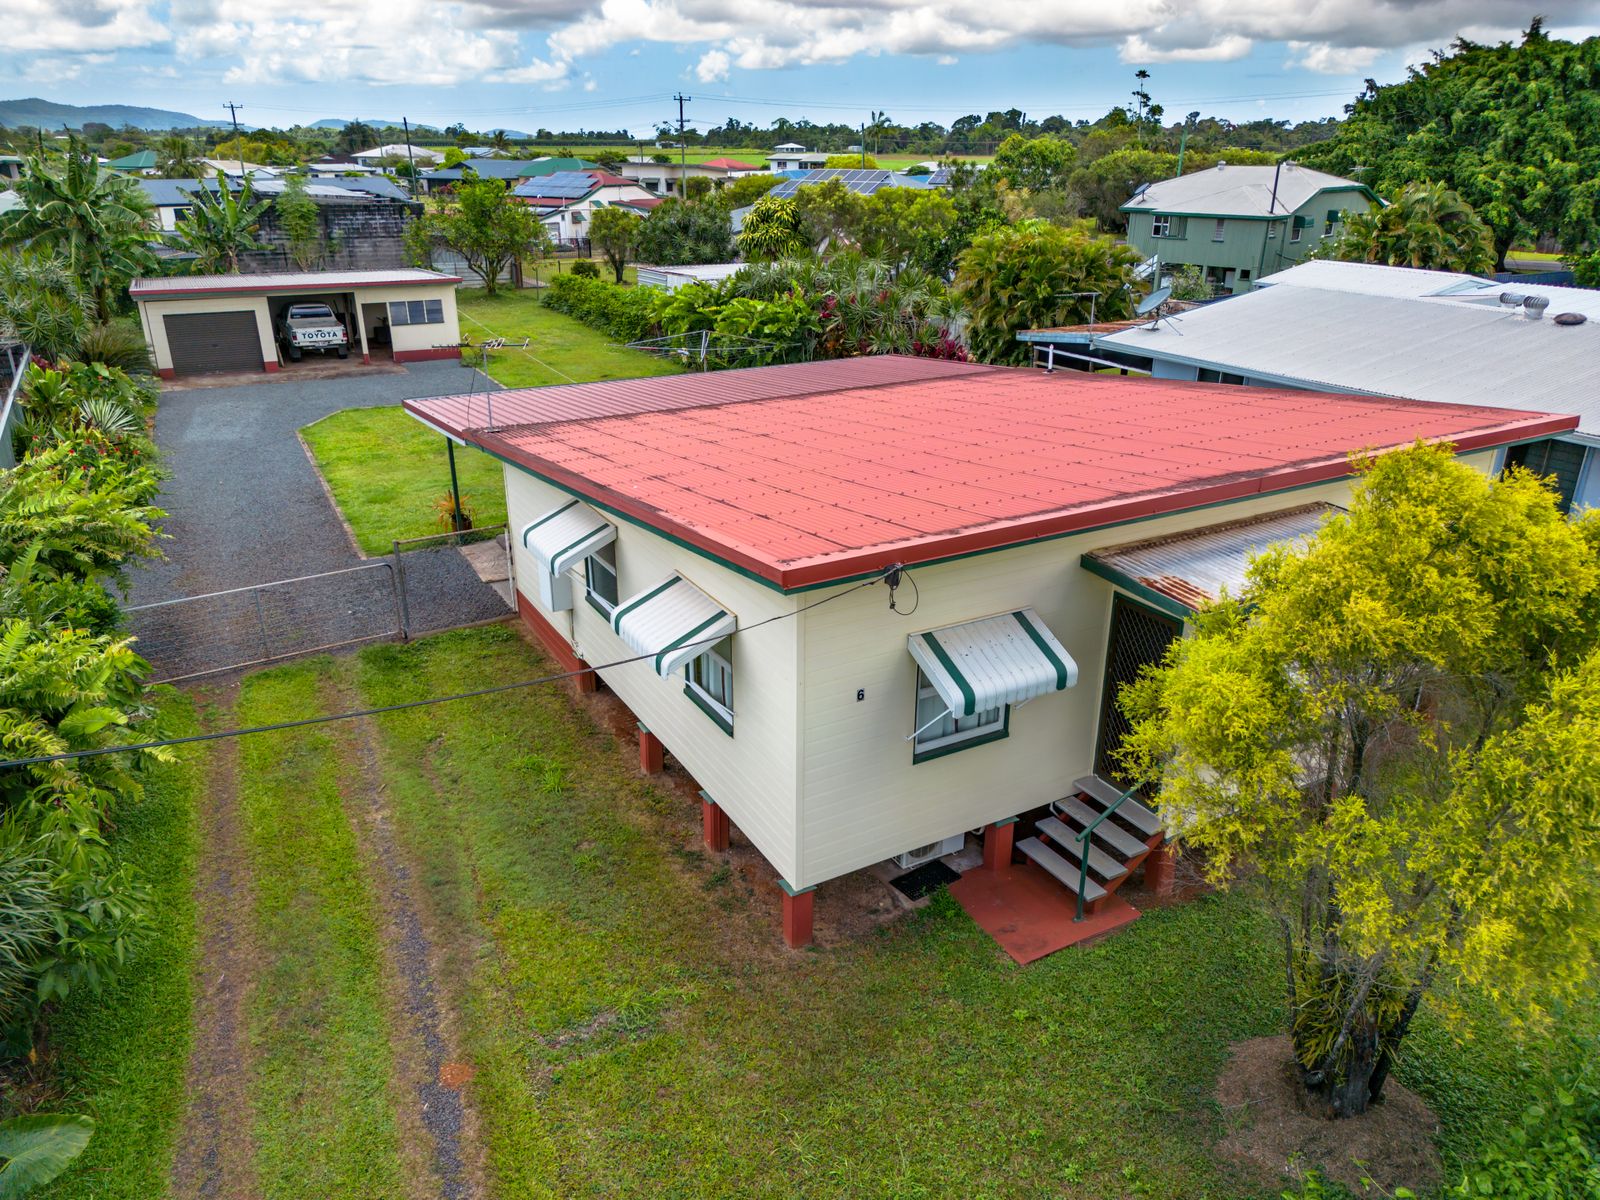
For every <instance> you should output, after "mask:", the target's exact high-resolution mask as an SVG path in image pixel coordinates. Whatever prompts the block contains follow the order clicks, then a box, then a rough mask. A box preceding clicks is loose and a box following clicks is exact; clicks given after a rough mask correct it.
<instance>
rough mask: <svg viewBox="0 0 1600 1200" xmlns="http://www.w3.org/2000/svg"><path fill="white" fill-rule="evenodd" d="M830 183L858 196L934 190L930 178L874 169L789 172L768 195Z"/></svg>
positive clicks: (840, 168) (780, 195) (788, 194)
mask: <svg viewBox="0 0 1600 1200" xmlns="http://www.w3.org/2000/svg"><path fill="white" fill-rule="evenodd" d="M833 179H837V180H838V181H839V182H840V183H842V184H844V186H845V187H846V188H848V189H849V190H850V191H852V192H854V193H856V195H858V196H870V195H872V194H873V193H874V192H876V191H880V190H882V189H883V188H891V187H908V188H916V189H919V190H921V191H926V190H928V188H930V187H933V186H934V184H933V177H932V176H931V175H907V174H905V173H904V172H901V171H884V170H880V169H878V168H875V167H828V168H825V169H823V170H817V171H792V172H790V173H789V174H788V177H787V178H785V179H781V180H779V181H778V182H777V183H775V184H773V185H772V187H771V188H770V189H769V190H768V191H767V195H769V196H778V197H782V196H792V195H794V194H795V193H796V192H798V191H799V190H800V189H801V188H803V187H814V186H815V185H817V184H819V183H827V182H828V181H829V180H833Z"/></svg>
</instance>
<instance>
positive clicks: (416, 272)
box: [128, 267, 461, 300]
mask: <svg viewBox="0 0 1600 1200" xmlns="http://www.w3.org/2000/svg"><path fill="white" fill-rule="evenodd" d="M460 282H461V277H460V276H459V275H445V274H442V273H441V272H439V271H424V270H422V269H420V268H416V267H397V268H395V269H394V270H390V271H292V272H278V273H275V274H262V275H172V276H165V277H162V278H157V279H135V280H134V281H133V282H132V283H130V284H129V285H128V294H129V295H130V296H132V297H133V298H134V299H135V300H156V299H168V298H172V297H179V296H216V295H233V294H235V293H241V292H243V293H248V292H279V291H297V292H309V291H319V292H343V291H348V290H350V289H351V288H365V287H411V286H419V285H424V284H433V285H439V284H457V283H460Z"/></svg>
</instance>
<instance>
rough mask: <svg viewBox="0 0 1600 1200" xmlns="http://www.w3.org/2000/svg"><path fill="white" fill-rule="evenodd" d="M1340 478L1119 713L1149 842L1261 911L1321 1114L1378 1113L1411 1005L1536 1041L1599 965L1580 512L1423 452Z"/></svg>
mask: <svg viewBox="0 0 1600 1200" xmlns="http://www.w3.org/2000/svg"><path fill="white" fill-rule="evenodd" d="M1362 470H1363V473H1362V476H1361V478H1360V479H1359V480H1358V483H1357V486H1356V488H1355V494H1354V497H1353V500H1352V503H1351V506H1350V509H1349V511H1348V513H1346V514H1344V515H1335V516H1334V517H1332V518H1331V519H1330V520H1329V521H1328V522H1327V523H1326V524H1325V526H1324V527H1323V529H1322V530H1321V532H1320V533H1319V534H1318V536H1317V537H1316V538H1315V539H1314V540H1313V541H1312V542H1311V543H1310V545H1309V546H1308V547H1299V548H1282V547H1280V548H1277V549H1274V550H1272V551H1269V552H1268V553H1266V554H1264V555H1263V556H1261V557H1259V558H1258V559H1257V560H1256V561H1255V563H1254V564H1253V566H1252V567H1251V570H1250V573H1249V579H1248V583H1247V585H1246V588H1245V591H1244V594H1243V595H1241V596H1239V597H1236V598H1232V599H1228V600H1225V601H1224V602H1222V603H1220V604H1218V605H1216V606H1215V607H1213V608H1212V609H1210V610H1209V611H1207V612H1205V613H1203V614H1201V615H1200V616H1199V618H1198V619H1197V621H1196V623H1195V629H1194V633H1193V636H1190V637H1187V638H1182V639H1179V640H1178V641H1177V642H1176V643H1175V644H1174V646H1173V647H1172V649H1171V651H1170V652H1169V655H1168V658H1167V660H1166V662H1165V663H1164V664H1163V665H1162V666H1161V667H1160V668H1157V669H1155V670H1153V671H1150V672H1148V673H1147V674H1146V675H1144V676H1143V677H1142V678H1141V679H1140V680H1139V682H1137V683H1136V684H1134V685H1132V686H1131V687H1130V688H1128V689H1127V690H1126V691H1125V692H1124V695H1123V698H1122V702H1123V703H1124V705H1125V706H1126V709H1127V711H1128V712H1129V715H1130V716H1131V717H1132V718H1133V720H1134V723H1135V730H1134V733H1133V735H1132V737H1131V738H1130V741H1129V750H1128V754H1129V761H1130V765H1131V766H1132V767H1133V768H1134V769H1135V770H1136V772H1137V773H1138V774H1139V776H1140V777H1141V778H1143V779H1145V780H1147V781H1151V782H1155V783H1158V785H1159V797H1160V804H1161V807H1162V809H1163V811H1164V812H1165V814H1166V819H1167V821H1168V823H1169V825H1170V826H1171V827H1172V828H1174V829H1175V830H1177V831H1178V834H1179V837H1180V840H1181V841H1183V842H1186V843H1188V844H1189V845H1190V846H1191V847H1193V848H1195V849H1197V850H1198V851H1200V852H1201V857H1202V858H1203V860H1204V862H1205V863H1206V869H1207V871H1208V872H1209V874H1210V875H1211V877H1212V878H1213V879H1214V880H1215V881H1216V882H1218V883H1219V884H1222V885H1224V886H1248V887H1255V888H1258V889H1259V890H1260V891H1261V893H1262V894H1263V896H1264V897H1265V899H1266V901H1267V903H1268V905H1269V906H1270V907H1271V909H1272V911H1273V912H1274V914H1275V915H1276V917H1277V921H1278V924H1279V928H1280V929H1281V932H1282V940H1283V951H1284V960H1283V971H1284V982H1285V987H1286V991H1287V999H1288V1011H1289V1025H1290V1032H1291V1034H1292V1039H1293V1044H1294V1052H1295V1056H1296V1058H1297V1060H1298V1062H1299V1066H1300V1071H1301V1078H1302V1079H1303V1081H1304V1085H1305V1087H1306V1090H1307V1092H1308V1094H1309V1096H1310V1098H1311V1099H1312V1100H1313V1101H1314V1102H1315V1103H1317V1104H1319V1105H1320V1106H1322V1108H1323V1109H1324V1110H1325V1111H1326V1112H1328V1113H1329V1114H1330V1115H1333V1116H1350V1115H1354V1114H1357V1113H1360V1112H1363V1111H1365V1110H1366V1108H1367V1106H1368V1105H1369V1104H1370V1103H1371V1102H1372V1101H1373V1100H1374V1099H1376V1098H1377V1097H1378V1096H1379V1094H1380V1093H1381V1092H1382V1089H1383V1085H1384V1081H1385V1079H1386V1078H1387V1076H1388V1073H1389V1069H1390V1066H1391V1064H1392V1063H1393V1061H1394V1058H1395V1055H1396V1052H1397V1051H1398V1049H1399V1046H1400V1044H1401V1040H1402V1039H1403V1038H1404V1037H1405V1034H1406V1030H1407V1028H1408V1027H1409V1025H1410V1023H1411V1020H1412V1017H1413V1016H1414V1014H1415V1013H1416V1011H1417V1008H1418V1005H1419V1004H1420V1003H1421V1001H1422V1000H1423V998H1424V997H1425V996H1426V995H1427V994H1428V993H1429V991H1430V990H1431V989H1437V988H1440V987H1441V986H1443V985H1445V984H1451V985H1460V984H1466V985H1469V986H1471V987H1473V988H1474V989H1475V990H1477V991H1479V992H1481V993H1483V994H1485V995H1487V996H1489V997H1491V998H1492V999H1493V1000H1495V1001H1496V1002H1497V1003H1498V1004H1499V1005H1500V1006H1501V1007H1502V1008H1503V1009H1504V1010H1505V1011H1506V1012H1507V1013H1508V1014H1510V1015H1512V1016H1513V1017H1515V1018H1517V1019H1519V1020H1524V1021H1531V1022H1534V1023H1537V1022H1540V1021H1541V1020H1544V1019H1545V1018H1546V1015H1547V1014H1548V1012H1549V1009H1550V1005H1551V1004H1552V1003H1553V1002H1555V1001H1557V1000H1560V999H1562V998H1565V997H1568V996H1572V995H1574V994H1576V993H1578V992H1579V991H1581V990H1582V989H1584V988H1585V987H1586V986H1591V985H1592V981H1593V979H1594V976H1595V967H1596V956H1597V953H1600V949H1597V948H1600V515H1594V514H1591V515H1589V516H1586V517H1583V518H1581V519H1573V520H1569V519H1567V518H1566V517H1564V516H1562V515H1561V513H1560V512H1558V511H1557V508H1556V504H1555V499H1554V495H1553V493H1552V492H1551V491H1550V490H1549V488H1548V486H1547V485H1546V483H1545V482H1544V481H1542V480H1538V479H1535V478H1534V477H1532V476H1529V475H1527V474H1526V473H1524V472H1521V471H1520V470H1518V471H1514V472H1512V473H1510V474H1509V475H1507V476H1505V477H1502V478H1499V479H1491V478H1489V477H1487V476H1485V475H1484V474H1482V473H1480V472H1478V471H1476V470H1473V469H1472V468H1471V467H1469V466H1467V465H1465V464H1463V463H1461V462H1458V461H1457V460H1455V458H1454V457H1453V456H1452V454H1451V453H1450V452H1449V451H1448V450H1447V449H1442V448H1438V447H1426V446H1420V445H1419V446H1416V447H1413V448H1411V449H1407V450H1404V451H1399V452H1395V453H1392V454H1388V455H1385V456H1383V457H1381V458H1378V459H1377V460H1375V461H1372V462H1367V463H1364V464H1362Z"/></svg>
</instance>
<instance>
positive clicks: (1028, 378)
mask: <svg viewBox="0 0 1600 1200" xmlns="http://www.w3.org/2000/svg"><path fill="white" fill-rule="evenodd" d="M905 361H907V360H894V361H891V362H890V363H889V364H887V367H888V368H889V369H886V367H885V364H883V362H882V360H874V359H854V360H841V361H835V362H830V363H816V364H804V365H802V367H801V368H799V369H796V368H758V369H757V371H773V370H788V371H790V372H791V375H789V376H785V377H784V378H783V379H782V380H781V381H779V380H773V379H768V380H766V382H768V383H772V384H774V385H776V384H777V383H780V382H781V383H782V385H783V388H784V390H783V392H782V393H781V394H765V395H763V394H761V386H760V385H762V383H763V381H762V380H761V379H752V380H749V381H748V382H747V385H746V386H744V387H743V388H738V389H733V390H734V392H735V393H737V392H739V391H743V392H745V393H746V395H744V396H743V398H733V399H727V400H726V401H725V402H722V403H718V402H717V401H716V400H714V399H713V400H709V401H707V402H704V403H700V404H693V403H682V404H678V403H661V404H658V405H656V406H654V407H649V406H645V405H644V404H643V402H642V401H641V406H639V407H634V408H632V409H628V410H623V409H621V408H616V407H613V408H612V409H611V410H610V411H606V409H605V407H604V406H603V405H601V404H598V403H596V402H595V401H597V400H599V399H606V398H607V397H606V395H605V394H595V393H587V394H584V395H578V394H576V391H577V389H574V388H572V387H565V388H563V389H560V390H561V391H563V392H564V393H565V394H566V395H567V397H568V403H566V404H562V405H557V406H555V408H554V409H553V410H552V411H550V412H549V413H548V414H547V416H546V418H545V419H544V420H542V421H535V422H530V423H528V424H526V425H522V426H519V427H501V428H498V429H496V430H495V431H493V432H484V431H482V430H474V429H470V428H469V429H466V430H465V431H464V436H465V438H466V440H468V441H470V442H473V443H475V444H477V445H480V446H483V447H484V448H485V449H488V450H490V451H491V452H492V453H494V454H496V455H498V456H500V457H502V458H504V459H506V460H507V461H509V462H511V463H513V464H516V465H519V466H522V467H524V468H526V469H527V470H528V471H530V472H531V473H533V474H535V475H537V476H539V477H541V478H544V479H546V480H548V481H550V482H552V483H554V484H556V485H557V486H558V487H561V488H564V489H566V490H568V491H571V492H573V493H575V494H577V495H579V496H584V497H586V498H588V499H590V500H593V501H594V502H595V503H597V504H598V505H600V506H601V507H603V508H607V509H611V510H613V511H615V512H617V513H620V514H621V515H623V516H625V517H629V518H632V519H634V520H636V521H638V522H640V523H642V524H644V525H646V526H649V527H651V528H654V529H656V530H658V531H660V532H661V533H664V534H666V535H667V536H669V537H672V538H675V539H677V540H679V541H681V542H683V543H685V544H687V545H689V546H691V547H693V548H695V549H697V550H700V551H702V552H704V553H706V554H708V555H710V556H711V557H713V558H716V559H719V560H721V561H723V562H725V563H728V564H729V565H731V566H733V567H735V568H737V569H739V570H742V571H744V572H747V573H749V574H751V575H753V576H755V577H757V578H759V579H762V580H764V581H766V582H768V583H770V584H772V585H774V586H776V587H778V588H781V589H786V590H792V589H799V588H806V587H813V586H819V585H823V584H828V583H834V582H838V581H841V580H845V579H851V578H855V577H859V576H863V575H868V574H872V573H874V572H877V571H880V570H882V569H883V568H885V567H887V566H889V565H891V564H894V563H906V564H911V565H915V564H917V563H928V562H933V561H938V560H941V559H946V558H952V557H959V556H962V555H967V554H974V553H980V552H983V551H988V550H997V549H1001V548H1003V547H1006V546H1013V545H1019V544H1022V543H1026V542H1030V541H1036V540H1039V539H1042V538H1049V537H1056V536H1060V535H1063V534H1068V533H1075V532H1082V531H1085V530H1089V529H1095V528H1102V527H1105V526H1110V525H1117V524H1122V523H1125V522H1129V521H1135V520H1139V519H1141V518H1145V517H1152V516H1157V515H1163V514H1169V513H1177V512H1182V511H1184V510H1188V509H1194V508H1199V507H1204V506H1207V505H1212V504H1220V503H1226V502H1229V501H1234V500H1242V499H1246V498H1249V497H1254V496H1263V495H1268V494H1272V493H1277V492H1283V491H1287V490H1289V489H1293V488H1298V487H1303V486H1306V485H1308V484H1315V483H1323V482H1329V481H1332V480H1336V479H1340V478H1344V477H1346V476H1348V475H1349V474H1350V473H1351V467H1350V464H1349V454H1350V452H1351V451H1361V450H1372V451H1382V450H1388V449H1393V448H1395V447H1398V446H1403V445H1408V444H1410V443H1412V442H1414V441H1417V440H1422V441H1426V442H1446V443H1450V444H1452V445H1454V447H1455V448H1456V450H1457V451H1458V452H1462V453H1465V452H1470V451H1474V450H1483V449H1489V448H1493V447H1498V446H1502V445H1506V444H1508V443H1512V442H1519V441H1525V440H1531V439H1534V438H1539V437H1548V436H1551V435H1553V434H1559V433H1563V432H1566V431H1569V430H1571V429H1573V428H1575V427H1576V425H1577V418H1576V417H1569V416H1555V415H1550V414H1545V413H1528V412H1519V411H1514V410H1507V409H1490V408H1479V407H1474V406H1467V405H1456V404H1437V403H1428V402H1424V401H1409V400H1390V399H1382V398H1375V397H1368V396H1353V395H1347V394H1337V395H1335V394H1323V393H1317V392H1305V391H1294V390H1289V389H1276V388H1241V387H1237V386H1228V385H1223V384H1197V383H1186V382H1179V381H1174V380H1152V379H1141V378H1133V377H1116V376H1100V375H1090V374H1083V373H1079V372H1057V373H1055V374H1053V375H1047V374H1045V373H1044V372H1040V371H1029V370H1026V369H1020V370H1019V369H1010V368H976V369H973V370H968V371H954V372H944V373H932V374H927V375H923V376H920V377H911V378H905V377H902V378H898V379H897V378H894V377H893V374H894V370H895V369H898V366H899V363H903V362H905ZM909 361H910V362H912V363H917V362H928V361H929V360H909ZM946 365H948V366H955V365H956V364H946ZM852 370H853V374H854V378H852ZM874 370H876V371H877V376H876V378H875V379H874V378H872V377H871V376H872V372H873V371H874ZM717 374H735V373H734V372H727V373H720V372H719V373H717ZM743 374H747V375H754V374H755V373H754V372H746V373H743ZM863 375H866V376H868V377H869V378H867V379H863V378H862V376H863ZM716 377H717V376H716V375H715V374H714V375H710V376H693V377H683V376H679V377H675V378H692V379H693V380H695V381H697V382H700V384H701V386H703V387H707V386H714V383H713V381H715V380H716ZM808 377H809V378H810V379H811V380H812V381H814V382H818V383H822V384H824V386H821V387H812V388H807V387H806V383H807V380H808ZM670 378H673V377H669V379H670ZM618 382H619V383H620V382H621V381H618ZM660 382H662V381H659V380H635V381H629V383H628V385H629V386H631V387H632V388H633V389H635V390H637V391H641V392H646V393H648V391H649V389H650V388H651V387H652V386H653V385H657V384H659V383H660ZM829 383H831V384H832V386H831V387H830V386H826V384H829ZM863 383H865V384H866V385H867V386H862V384H863ZM583 386H589V387H593V386H595V385H583ZM532 390H534V391H555V390H557V389H532ZM504 395H505V393H501V394H499V395H497V396H496V397H495V402H496V404H497V406H498V405H499V404H500V402H501V396H504ZM460 399H461V398H450V397H442V398H440V399H439V400H437V401H407V402H406V407H407V408H408V409H410V410H411V411H412V412H413V413H414V414H416V415H418V416H420V417H422V418H423V419H424V420H426V421H428V422H429V423H430V424H435V427H437V428H445V427H446V425H447V424H448V423H449V418H450V416H451V415H452V414H454V415H457V416H459V413H460ZM474 399H475V400H481V399H482V398H481V397H476V398H474ZM498 411H499V409H498V407H497V413H498ZM530 411H531V409H530ZM468 424H470V422H468ZM447 431H448V430H447Z"/></svg>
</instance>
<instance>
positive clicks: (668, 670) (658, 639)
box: [611, 574, 739, 678]
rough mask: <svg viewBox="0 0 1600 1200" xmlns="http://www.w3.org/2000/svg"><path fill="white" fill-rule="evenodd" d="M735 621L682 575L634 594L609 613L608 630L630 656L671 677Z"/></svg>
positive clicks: (728, 630) (724, 634)
mask: <svg viewBox="0 0 1600 1200" xmlns="http://www.w3.org/2000/svg"><path fill="white" fill-rule="evenodd" d="M738 625H739V621H738V618H737V617H735V616H734V615H733V614H732V613H730V612H729V611H728V610H727V609H725V608H723V607H722V605H720V604H718V603H717V602H716V601H715V600H713V599H712V598H711V597H710V596H708V595H706V594H705V593H704V592H702V591H701V590H700V589H699V588H697V587H695V586H694V584H692V583H690V582H689V581H688V580H687V579H685V578H684V577H683V576H682V575H677V574H674V575H672V576H670V577H668V578H667V579H666V580H665V581H663V582H661V583H658V584H656V585H655V586H653V587H649V588H646V589H645V590H644V591H642V592H640V593H638V594H637V595H634V596H629V597H628V598H627V599H626V600H624V601H623V602H622V603H621V604H619V605H617V607H616V611H614V612H613V613H612V614H611V628H612V629H614V630H615V631H616V633H617V636H618V637H620V638H621V639H622V640H623V641H624V642H625V643H627V645H628V647H629V648H630V649H631V650H633V652H634V653H635V654H641V655H648V656H649V658H650V665H651V667H652V668H653V669H654V670H655V673H656V674H657V675H660V676H662V677H663V678H670V677H672V676H673V675H675V674H677V673H678V672H679V671H681V670H683V668H684V667H685V666H687V665H688V664H689V662H690V661H691V660H692V659H695V658H698V657H699V656H700V655H701V654H703V653H704V652H705V651H706V650H707V649H708V648H709V647H712V646H714V645H716V643H718V642H720V641H721V640H722V639H723V638H725V637H727V636H729V635H730V634H732V633H733V632H734V630H736V629H737V628H738Z"/></svg>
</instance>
